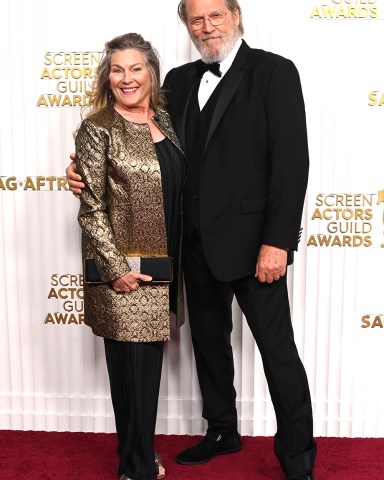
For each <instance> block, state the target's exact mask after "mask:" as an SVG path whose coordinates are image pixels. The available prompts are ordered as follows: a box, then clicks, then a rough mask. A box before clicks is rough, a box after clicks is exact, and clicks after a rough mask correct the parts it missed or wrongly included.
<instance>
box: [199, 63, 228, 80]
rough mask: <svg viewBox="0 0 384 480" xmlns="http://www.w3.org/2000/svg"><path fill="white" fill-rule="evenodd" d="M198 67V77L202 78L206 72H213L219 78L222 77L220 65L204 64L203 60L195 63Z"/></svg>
mask: <svg viewBox="0 0 384 480" xmlns="http://www.w3.org/2000/svg"><path fill="white" fill-rule="evenodd" d="M195 65H196V75H197V76H198V77H199V78H201V77H202V76H203V75H204V73H205V72H208V70H209V71H210V72H212V73H213V74H214V75H216V76H217V77H221V75H222V73H221V72H220V63H218V62H216V63H204V62H203V61H202V60H199V61H198V62H196V63H195Z"/></svg>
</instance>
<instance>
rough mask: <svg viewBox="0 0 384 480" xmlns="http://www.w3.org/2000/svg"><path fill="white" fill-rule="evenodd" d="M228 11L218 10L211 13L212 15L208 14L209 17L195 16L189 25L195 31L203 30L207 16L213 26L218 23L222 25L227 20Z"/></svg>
mask: <svg viewBox="0 0 384 480" xmlns="http://www.w3.org/2000/svg"><path fill="white" fill-rule="evenodd" d="M227 13H228V12H225V13H223V12H221V13H220V12H217V13H211V15H208V16H207V17H198V18H194V19H193V20H191V21H190V22H189V26H190V28H191V30H192V31H193V32H196V31H197V30H201V29H202V28H203V26H204V20H205V18H206V19H207V20H209V23H210V24H211V25H212V26H213V27H217V26H218V25H222V24H223V23H224V22H225V19H226V17H227Z"/></svg>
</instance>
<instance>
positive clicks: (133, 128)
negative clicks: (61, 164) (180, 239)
mask: <svg viewBox="0 0 384 480" xmlns="http://www.w3.org/2000/svg"><path fill="white" fill-rule="evenodd" d="M156 113H157V115H156V116H157V121H156V123H157V125H158V126H159V128H160V129H161V130H162V131H163V133H164V134H166V135H167V136H168V137H169V138H170V139H171V140H172V141H173V142H174V143H175V144H176V145H177V146H179V144H178V140H177V137H176V135H175V134H174V131H173V129H172V126H171V123H170V120H169V116H168V114H167V113H166V112H165V111H162V110H159V111H158V112H156ZM76 156H77V162H76V163H77V171H78V172H79V174H80V175H81V176H82V178H83V179H84V182H85V184H86V189H85V191H84V193H83V195H82V196H81V205H80V210H79V215H78V220H79V224H80V226H81V227H82V231H83V235H82V252H83V258H94V259H95V260H96V263H97V267H98V270H99V272H100V275H101V277H102V278H103V280H104V281H105V282H109V281H111V280H113V279H115V278H118V277H121V276H122V275H124V274H125V273H127V272H128V271H129V267H128V265H127V262H126V260H125V257H127V256H166V255H167V238H166V231H165V220H164V208H163V193H162V185H161V174H160V167H159V163H158V160H157V156H156V151H155V148H154V145H153V141H152V137H151V134H150V130H149V127H148V125H146V124H144V125H141V124H135V123H131V122H129V121H127V120H125V119H124V118H123V117H121V116H120V115H119V114H118V113H117V112H116V111H115V110H114V109H113V108H106V109H105V110H103V111H101V112H98V113H97V114H95V115H92V116H91V117H89V118H87V119H86V120H84V121H83V122H82V124H81V126H80V129H79V131H78V134H77V137H76ZM84 297H85V298H84V313H85V323H86V324H87V325H89V326H90V327H91V328H92V330H93V332H94V333H95V334H96V335H100V336H102V337H106V338H111V339H114V340H119V341H131V342H150V341H162V340H168V339H169V337H170V325H169V295H168V287H167V286H166V285H162V284H161V285H160V284H153V285H152V284H147V285H146V284H142V285H141V286H140V287H139V289H138V290H136V291H134V292H131V293H127V294H125V293H116V292H115V291H114V290H113V289H112V288H111V287H110V285H109V284H108V283H105V284H100V285H94V284H93V285H85V288H84Z"/></svg>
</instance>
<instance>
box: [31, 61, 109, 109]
mask: <svg viewBox="0 0 384 480" xmlns="http://www.w3.org/2000/svg"><path fill="white" fill-rule="evenodd" d="M101 55H102V54H101V52H47V53H46V54H45V55H44V67H43V70H42V73H41V75H40V79H41V80H44V81H45V82H47V83H48V85H50V86H52V90H53V92H50V93H43V94H41V95H40V97H39V99H38V101H37V106H38V107H84V106H86V105H88V101H89V92H90V90H91V86H92V80H93V78H94V77H95V76H96V72H97V67H98V66H99V65H100V62H101Z"/></svg>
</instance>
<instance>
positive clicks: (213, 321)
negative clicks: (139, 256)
mask: <svg viewBox="0 0 384 480" xmlns="http://www.w3.org/2000/svg"><path fill="white" fill-rule="evenodd" d="M183 248H184V255H183V262H184V278H185V285H186V292H187V303H188V312H189V321H190V327H191V333H192V342H193V348H194V353H195V357H196V368H197V374H198V378H199V383H200V388H201V393H202V398H203V417H204V418H205V419H206V420H207V421H208V431H215V432H220V433H232V432H235V431H237V413H236V392H235V389H234V386H233V377H234V364H233V354H232V347H231V343H230V337H231V331H232V310H231V304H232V300H233V295H235V296H236V299H237V301H238V303H239V306H240V308H241V310H242V311H243V313H244V315H245V316H246V318H247V322H248V325H249V327H250V329H251V331H252V334H253V337H254V338H255V341H256V343H257V346H258V348H259V350H260V353H261V357H262V361H263V367H264V372H265V376H266V379H267V382H268V387H269V391H270V394H271V398H272V402H273V405H274V409H275V413H276V420H277V433H276V435H275V453H276V455H277V457H278V459H279V461H280V464H281V467H282V469H283V471H284V473H285V474H286V475H303V474H306V473H311V472H312V470H313V465H314V459H315V455H316V443H315V441H314V439H313V422H312V407H311V399H310V393H309V387H308V381H307V377H306V373H305V370H304V367H303V364H302V362H301V360H300V358H299V355H298V352H297V348H296V345H295V342H294V337H293V330H292V323H291V318H290V309H289V300H288V291H287V283H286V277H281V278H280V279H279V280H278V281H277V282H273V283H272V284H268V283H261V282H259V281H258V280H257V279H256V278H255V277H253V276H250V277H245V278H241V279H239V280H235V281H232V282H221V281H219V280H217V279H216V278H215V277H214V276H213V274H212V272H211V271H210V269H209V267H208V265H207V262H206V259H205V256H204V252H203V248H202V244H201V239H200V237H199V235H198V234H197V233H196V232H194V233H193V235H192V237H191V238H189V239H188V238H187V239H185V241H184V244H183ZM255 267H256V266H255Z"/></svg>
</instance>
